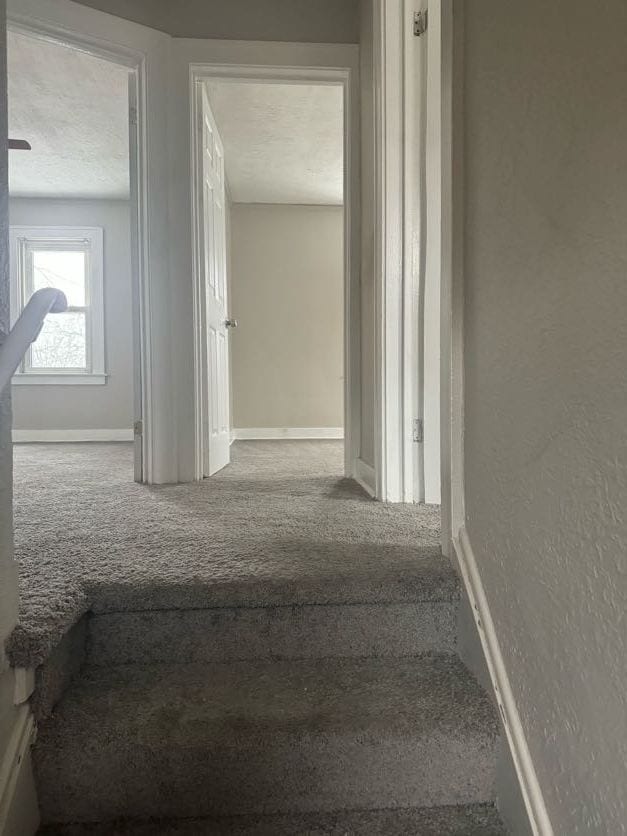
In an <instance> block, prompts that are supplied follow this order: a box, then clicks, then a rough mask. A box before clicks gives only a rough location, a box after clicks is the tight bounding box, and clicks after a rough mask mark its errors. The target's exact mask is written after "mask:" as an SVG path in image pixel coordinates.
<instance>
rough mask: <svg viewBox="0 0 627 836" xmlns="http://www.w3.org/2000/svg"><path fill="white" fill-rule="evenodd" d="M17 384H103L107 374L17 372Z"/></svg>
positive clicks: (14, 379) (15, 376) (14, 377)
mask: <svg viewBox="0 0 627 836" xmlns="http://www.w3.org/2000/svg"><path fill="white" fill-rule="evenodd" d="M11 382H12V383H13V384H14V385H15V386H102V385H104V384H105V383H106V382H107V375H106V374H15V375H13V380H12V381H11Z"/></svg>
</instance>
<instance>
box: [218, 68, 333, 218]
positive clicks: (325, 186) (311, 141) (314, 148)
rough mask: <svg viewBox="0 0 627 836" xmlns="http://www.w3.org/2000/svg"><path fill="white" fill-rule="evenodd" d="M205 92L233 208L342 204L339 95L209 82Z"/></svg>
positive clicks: (317, 89) (318, 89)
mask: <svg viewBox="0 0 627 836" xmlns="http://www.w3.org/2000/svg"><path fill="white" fill-rule="evenodd" d="M207 92H208V94H209V99H210V102H211V106H212V110H213V114H214V117H215V120H216V123H217V126H218V130H219V132H220V135H221V137H222V142H223V144H224V158H225V163H226V175H227V180H228V184H229V191H230V194H231V199H232V200H233V201H234V202H235V203H293V204H324V205H340V204H342V202H343V166H344V154H343V103H342V98H343V97H342V88H341V87H339V86H331V85H327V86H313V85H303V84H263V83H261V84H253V83H248V82H210V83H208V84H207Z"/></svg>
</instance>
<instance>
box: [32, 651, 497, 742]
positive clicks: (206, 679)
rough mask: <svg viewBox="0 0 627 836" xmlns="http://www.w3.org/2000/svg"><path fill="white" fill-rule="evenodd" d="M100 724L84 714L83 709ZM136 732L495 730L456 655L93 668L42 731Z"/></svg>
mask: <svg viewBox="0 0 627 836" xmlns="http://www.w3.org/2000/svg"><path fill="white" fill-rule="evenodd" d="M86 716H88V717H90V718H91V719H92V720H94V719H96V718H97V720H98V725H97V727H96V728H94V726H93V724H91V723H89V724H86V723H85V717H86ZM69 727H71V732H70V733H71V735H72V737H73V738H74V739H76V738H78V739H80V738H81V737H86V736H88V737H90V738H92V737H93V736H94V735H95V737H96V739H97V738H101V737H103V736H107V735H109V734H115V735H118V734H125V735H129V736H136V735H141V738H142V742H143V743H146V742H147V741H149V740H154V742H155V743H157V744H158V743H159V741H160V740H164V739H166V740H167V741H168V743H169V744H170V745H185V741H186V740H189V741H193V742H194V744H195V745H197V744H198V741H199V740H202V739H203V738H204V739H206V740H210V739H211V738H213V737H215V736H216V735H218V736H223V735H224V736H227V737H230V738H231V739H232V740H233V741H234V745H235V741H236V739H237V738H238V737H240V735H246V734H248V735H250V734H255V733H261V734H267V733H270V732H272V733H280V732H285V733H290V734H299V733H312V732H313V733H322V734H324V733H331V734H332V733H347V734H348V733H350V734H353V733H355V732H360V731H362V732H366V731H369V732H370V733H372V734H375V733H376V732H377V731H378V732H380V733H385V734H390V733H399V734H403V735H409V736H410V737H412V738H417V737H420V736H421V735H422V734H425V733H427V734H431V733H432V732H433V731H434V730H435V729H437V730H438V731H439V732H440V733H442V734H447V735H456V736H459V737H460V738H461V739H463V738H464V737H466V736H468V735H472V736H473V737H475V738H476V737H481V738H484V739H486V740H491V739H493V738H495V737H496V736H497V735H498V725H497V720H496V716H495V712H494V710H493V706H492V704H491V702H490V700H489V699H488V697H487V696H486V694H485V693H484V691H483V690H482V689H481V688H480V686H479V685H478V684H477V682H476V681H475V680H474V679H473V677H472V676H471V675H470V674H469V673H468V671H467V670H466V668H464V666H463V664H462V663H461V662H460V661H459V659H458V658H457V657H456V656H453V655H434V656H420V657H409V658H400V659H386V658H375V659H350V658H349V659H345V658H344V659H310V660H298V661H295V660H289V661H272V662H268V661H258V662H250V661H248V662H230V663H213V664H202V665H181V666H145V667H142V666H138V665H132V666H120V667H117V668H109V669H106V670H99V669H89V670H86V671H85V672H84V676H83V678H82V680H81V681H80V682H79V683H77V684H76V685H75V686H74V687H73V688H72V690H71V691H70V692H69V693H68V694H67V695H66V697H65V699H64V700H63V701H62V702H61V704H60V705H59V706H58V707H57V710H56V711H55V713H54V715H53V716H52V718H51V719H50V720H49V721H47V722H46V723H44V724H42V728H41V731H40V739H41V740H43V741H45V740H46V738H48V737H49V736H51V735H52V736H54V735H55V734H56V733H57V732H60V733H62V734H63V735H67V734H68V731H69V730H70V729H69Z"/></svg>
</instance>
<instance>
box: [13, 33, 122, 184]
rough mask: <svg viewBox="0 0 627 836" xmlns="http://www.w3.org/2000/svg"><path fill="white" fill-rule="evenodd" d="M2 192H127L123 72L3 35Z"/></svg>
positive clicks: (78, 54) (95, 60)
mask: <svg viewBox="0 0 627 836" xmlns="http://www.w3.org/2000/svg"><path fill="white" fill-rule="evenodd" d="M8 71H9V136H11V137H13V138H15V139H27V140H28V141H29V142H30V143H31V145H32V148H33V150H32V151H11V152H9V157H10V161H9V191H10V193H11V194H12V195H15V196H22V197H27V196H28V197H36V196H38V197H53V196H54V197H108V198H120V197H128V194H129V173H128V71H127V70H126V69H124V68H123V67H118V66H117V65H115V64H111V63H109V62H108V61H102V60H100V59H98V58H93V57H92V56H90V55H85V54H84V53H81V52H78V51H77V50H73V49H68V48H67V47H64V46H60V45H58V44H51V43H47V42H45V41H41V40H36V39H34V38H29V37H25V36H23V35H18V34H16V33H14V32H9V34H8Z"/></svg>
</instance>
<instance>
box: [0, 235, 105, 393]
mask: <svg viewBox="0 0 627 836" xmlns="http://www.w3.org/2000/svg"><path fill="white" fill-rule="evenodd" d="M63 242H68V244H69V247H68V248H69V249H75V250H77V251H81V252H84V253H85V257H86V258H85V261H86V269H85V301H84V305H83V306H81V310H83V309H84V314H85V336H86V344H85V369H83V370H82V374H83V375H84V376H90V375H104V373H105V330H104V248H103V231H102V227H99V226H65V225H52V224H48V225H46V226H31V225H27V224H22V225H10V226H9V251H10V254H11V257H10V268H11V270H10V272H11V325H14V324H15V322H16V321H17V319H18V317H19V316H20V314H21V313H22V310H23V309H24V306H25V305H26V303H27V302H28V299H27V298H26V296H27V293H29V292H33V291H34V287H32V286H30V287H29V285H27V284H26V282H27V281H28V279H29V278H31V279H32V276H30V277H29V275H28V271H27V269H26V258H25V254H26V250H27V248H28V247H29V245H31V244H33V245H39V246H44V245H50V246H51V247H54V248H55V249H57V248H58V249H61V248H62V246H61V245H62V244H63ZM30 354H31V352H30V349H29V351H28V352H27V355H26V358H25V359H24V361H23V362H22V364H21V366H20V368H25V367H26V366H27V365H28V362H29V360H28V358H29V357H30ZM21 374H22V376H23V377H26V376H31V375H34V376H39V374H40V373H39V372H37V371H27V372H22V373H21ZM46 374H57V375H59V376H62V375H67V374H70V375H71V374H73V372H72V371H71V370H70V371H68V370H65V369H55V370H51V371H50V372H46V371H43V372H41V375H42V376H43V375H46Z"/></svg>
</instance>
